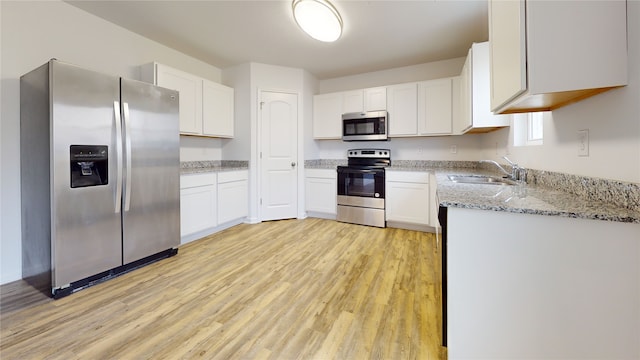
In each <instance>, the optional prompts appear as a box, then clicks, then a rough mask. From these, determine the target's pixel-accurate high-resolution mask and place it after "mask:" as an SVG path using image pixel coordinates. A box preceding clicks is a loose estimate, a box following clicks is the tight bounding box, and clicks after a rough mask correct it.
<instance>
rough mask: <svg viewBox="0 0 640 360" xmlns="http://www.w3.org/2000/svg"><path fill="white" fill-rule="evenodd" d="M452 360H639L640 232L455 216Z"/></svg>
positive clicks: (582, 222) (583, 223) (461, 211)
mask: <svg viewBox="0 0 640 360" xmlns="http://www.w3.org/2000/svg"><path fill="white" fill-rule="evenodd" d="M447 219H448V220H447V232H448V234H447V277H448V279H447V285H448V291H447V338H448V355H449V359H524V358H527V359H587V358H590V359H639V358H640V224H637V223H623V222H614V221H600V220H587V219H580V218H568V217H562V216H545V215H532V214H521V213H509V212H500V211H491V210H478V209H467V208H458V207H449V208H448V211H447Z"/></svg>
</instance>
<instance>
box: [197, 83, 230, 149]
mask: <svg viewBox="0 0 640 360" xmlns="http://www.w3.org/2000/svg"><path fill="white" fill-rule="evenodd" d="M233 95H234V93H233V88H230V87H228V86H224V85H221V84H218V83H214V82H213V81H209V80H202V134H203V135H206V136H215V137H224V138H232V137H233V113H234V112H233V106H234V105H233V104H234V102H233Z"/></svg>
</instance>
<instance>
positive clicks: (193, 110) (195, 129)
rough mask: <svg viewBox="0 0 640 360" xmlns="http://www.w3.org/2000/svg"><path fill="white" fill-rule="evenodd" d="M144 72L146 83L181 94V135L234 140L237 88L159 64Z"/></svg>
mask: <svg viewBox="0 0 640 360" xmlns="http://www.w3.org/2000/svg"><path fill="white" fill-rule="evenodd" d="M141 72H142V80H143V81H147V82H150V83H152V84H155V85H158V86H162V87H165V88H168V89H173V90H177V91H178V92H179V93H180V94H179V96H180V101H179V103H180V134H183V135H195V136H207V137H227V138H231V137H233V126H234V118H233V117H234V110H233V107H234V91H233V88H230V87H228V86H224V85H221V84H217V83H214V82H212V81H209V80H206V79H203V78H200V77H197V76H195V75H192V74H189V73H187V72H184V71H181V70H177V69H173V68H171V67H169V66H166V65H162V64H158V63H151V64H147V65H144V66H142V69H141Z"/></svg>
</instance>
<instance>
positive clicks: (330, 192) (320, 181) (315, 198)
mask: <svg viewBox="0 0 640 360" xmlns="http://www.w3.org/2000/svg"><path fill="white" fill-rule="evenodd" d="M337 186H338V185H337V181H336V178H335V176H334V177H333V178H331V179H330V178H315V177H307V179H306V182H305V192H306V206H305V207H306V210H307V211H316V212H321V213H326V214H333V215H335V214H336V193H337Z"/></svg>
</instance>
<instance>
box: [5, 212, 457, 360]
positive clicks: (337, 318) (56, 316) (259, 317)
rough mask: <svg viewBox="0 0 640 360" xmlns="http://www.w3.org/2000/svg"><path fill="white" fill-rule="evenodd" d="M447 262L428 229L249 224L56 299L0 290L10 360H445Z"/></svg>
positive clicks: (25, 288) (22, 289)
mask: <svg viewBox="0 0 640 360" xmlns="http://www.w3.org/2000/svg"><path fill="white" fill-rule="evenodd" d="M439 256H440V255H439V253H438V250H437V248H436V238H435V236H434V235H433V234H429V233H423V232H416V231H410V230H401V229H380V228H374V227H367V226H360V225H353V224H345V223H340V222H336V221H331V220H323V219H305V220H283V221H272V222H264V223H260V224H253V225H249V224H241V225H238V226H235V227H233V228H230V229H227V230H225V231H222V232H220V233H217V234H214V235H211V236H209V237H206V238H203V239H200V240H197V241H193V242H190V243H188V244H185V245H184V246H181V247H180V250H179V253H178V255H177V256H175V257H172V258H169V259H166V260H162V261H159V262H157V263H154V264H151V265H149V266H146V267H144V268H141V269H137V270H135V271H132V272H130V273H127V274H125V275H122V276H120V277H118V278H115V279H112V280H109V281H106V282H104V283H101V284H98V285H96V286H93V287H91V288H88V289H85V290H82V291H79V292H77V293H75V294H72V295H70V296H68V297H65V298H63V299H60V300H55V301H54V300H51V299H49V298H46V297H42V295H41V294H40V295H38V293H37V292H34V289H33V288H31V287H30V285H28V284H27V283H25V282H15V283H11V284H7V285H3V286H1V287H0V300H1V304H2V307H1V308H0V337H1V342H0V357H1V358H2V359H26V358H51V359H58V358H59V359H87V358H91V359H94V358H95V359H98V358H120V359H133V358H135V359H148V358H154V359H176V358H208V359H211V358H219V359H229V358H252V359H310V358H319V359H326V358H345V359H346V358H349V359H363V358H380V359H400V358H402V359H405V358H406V359H446V350H445V349H444V348H442V347H441V346H440V336H441V335H440V331H441V330H440V329H441V327H440V326H441V316H440V306H441V303H440V301H441V299H440V293H439V291H440V268H439V266H440V262H439ZM23 300H24V301H23Z"/></svg>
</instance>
